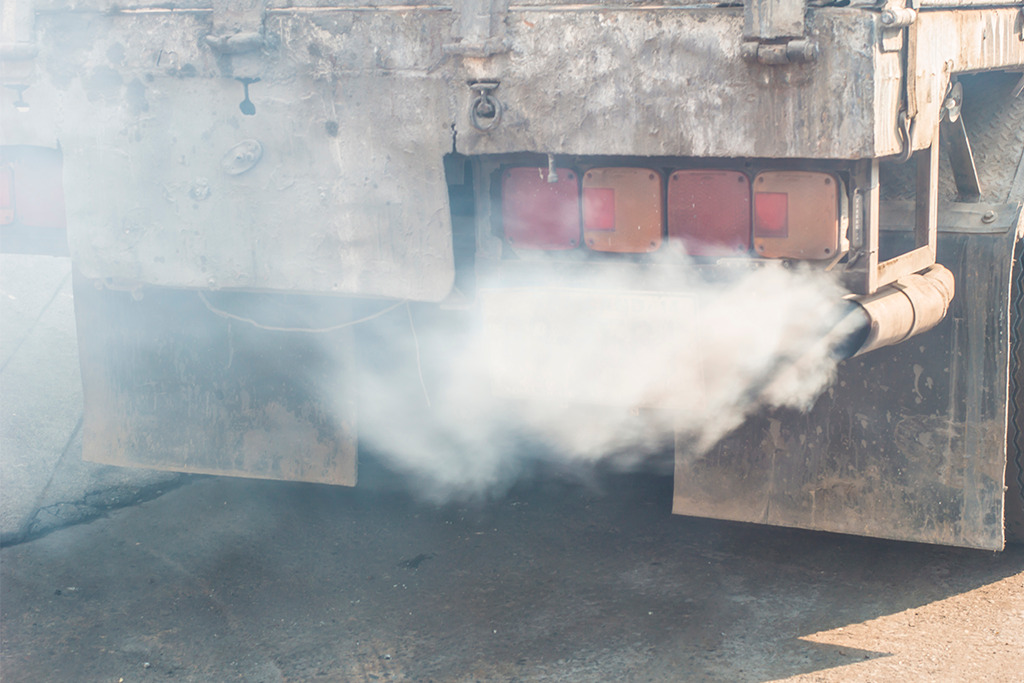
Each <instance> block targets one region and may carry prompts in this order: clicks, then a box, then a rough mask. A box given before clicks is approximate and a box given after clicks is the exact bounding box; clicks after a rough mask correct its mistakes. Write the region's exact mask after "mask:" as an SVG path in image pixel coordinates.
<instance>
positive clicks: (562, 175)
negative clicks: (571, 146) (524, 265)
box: [501, 166, 580, 251]
mask: <svg viewBox="0 0 1024 683" xmlns="http://www.w3.org/2000/svg"><path fill="white" fill-rule="evenodd" d="M552 180H553V182H551V181H552ZM501 195H502V202H501V217H502V224H503V226H504V232H505V240H506V241H507V242H508V244H509V245H511V246H512V247H513V248H517V249H543V250H547V251H558V250H564V249H575V248H576V247H578V246H579V243H580V189H579V177H578V176H577V175H576V172H575V171H573V170H571V169H568V168H558V169H555V178H550V177H549V174H548V169H546V168H538V167H533V166H519V167H515V168H509V169H506V170H505V171H504V173H503V174H502V180H501Z"/></svg>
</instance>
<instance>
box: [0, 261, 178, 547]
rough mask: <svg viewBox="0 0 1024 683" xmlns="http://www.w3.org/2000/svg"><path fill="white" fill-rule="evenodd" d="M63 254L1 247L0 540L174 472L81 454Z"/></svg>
mask: <svg viewBox="0 0 1024 683" xmlns="http://www.w3.org/2000/svg"><path fill="white" fill-rule="evenodd" d="M81 420H82V389H81V379H80V376H79V370H78V345H77V341H76V337H75V315H74V301H73V298H72V293H71V262H70V260H69V259H67V258H62V257H51V256H34V255H25V254H2V255H0V493H2V495H0V545H4V546H7V545H11V544H15V543H20V542H23V541H25V540H28V539H32V538H38V537H39V536H41V535H43V534H45V533H48V532H50V531H52V530H54V529H58V528H61V527H64V526H67V525H68V524H74V523H78V522H83V521H88V520H90V519H95V518H96V517H99V516H102V515H104V514H106V513H107V512H108V511H110V510H112V509H116V508H118V507H123V506H125V505H131V504H133V503H136V502H139V501H142V500H146V499H149V498H153V497H154V496H157V495H160V494H161V493H163V492H165V491H167V490H170V489H171V488H174V487H175V486H177V485H179V484H180V483H182V482H183V481H186V479H185V478H183V477H182V476H181V475H177V474H173V473H168V472H155V471H148V470H130V469H122V468H114V467H109V466H103V465H95V464H92V463H86V462H83V461H82V442H81V434H80V431H81Z"/></svg>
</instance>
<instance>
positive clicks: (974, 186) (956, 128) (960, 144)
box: [939, 83, 981, 202]
mask: <svg viewBox="0 0 1024 683" xmlns="http://www.w3.org/2000/svg"><path fill="white" fill-rule="evenodd" d="M963 99H964V90H963V86H962V85H960V83H951V84H950V86H949V90H948V92H947V93H946V99H945V100H944V101H943V103H942V110H941V113H940V116H939V118H940V120H941V121H942V124H941V126H942V134H943V135H948V136H949V163H950V166H951V167H952V169H953V180H954V181H955V182H956V191H957V194H958V195H959V199H960V201H962V202H976V201H978V200H980V199H981V180H979V178H978V168H977V166H976V165H975V163H974V153H973V152H971V143H970V140H968V139H967V129H966V128H965V127H964V120H963V118H961V116H960V108H961V106H962V105H963Z"/></svg>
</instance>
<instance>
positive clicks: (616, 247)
mask: <svg viewBox="0 0 1024 683" xmlns="http://www.w3.org/2000/svg"><path fill="white" fill-rule="evenodd" d="M661 186H662V182H661V174H660V173H658V172H657V171H654V170H652V169H649V168H592V169H590V170H589V171H587V172H586V174H585V175H584V176H583V239H584V240H585V241H586V244H587V246H588V247H590V248H591V249H593V250H595V251H612V252H624V253H643V252H649V251H654V250H655V249H657V248H658V247H660V246H661V228H662V222H663V214H662V208H661V204H662V189H661Z"/></svg>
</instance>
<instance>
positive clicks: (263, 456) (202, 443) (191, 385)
mask: <svg viewBox="0 0 1024 683" xmlns="http://www.w3.org/2000/svg"><path fill="white" fill-rule="evenodd" d="M74 285H75V312H76V317H77V319H78V339H79V342H78V344H79V353H80V357H81V368H82V384H83V389H84V402H85V412H84V417H83V427H82V429H83V457H84V458H85V459H86V460H90V461H92V462H99V463H105V464H110V465H122V466H134V467H146V468H153V469H162V470H173V471H178V472H195V473H205V474H221V475H231V476H245V477H257V478H268V479H289V480H298V481H312V482H323V483H330V484H343V485H348V486H353V485H355V483H356V424H355V415H356V409H355V397H354V390H353V389H352V386H351V384H352V383H351V382H349V381H346V378H347V377H348V371H347V368H350V367H351V360H350V358H351V356H350V354H351V347H352V340H351V335H350V328H342V329H338V330H336V331H332V332H324V333H318V334H312V333H307V332H299V331H296V330H297V329H300V328H303V329H304V328H317V329H320V328H321V327H323V326H326V327H330V326H331V324H332V323H335V324H336V323H338V321H339V320H342V321H343V320H346V319H347V316H348V315H349V313H348V310H347V308H348V307H347V306H345V305H343V304H342V303H341V302H339V301H338V300H336V299H333V298H327V297H299V296H295V295H276V296H275V295H252V294H226V293H224V294H220V295H213V294H208V295H202V296H201V295H200V294H199V293H196V292H189V291H184V290H172V289H164V288H157V287H145V288H141V289H138V290H135V291H134V292H123V291H113V290H108V289H103V288H102V287H101V286H100V283H95V282H91V281H88V280H85V279H84V278H82V277H81V275H80V274H79V273H76V274H75V280H74ZM204 297H206V298H204ZM243 319H249V320H252V321H255V322H256V323H258V324H260V325H262V327H256V326H254V325H253V324H251V323H249V322H245V321H244V320H243ZM268 328H276V329H268Z"/></svg>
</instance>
